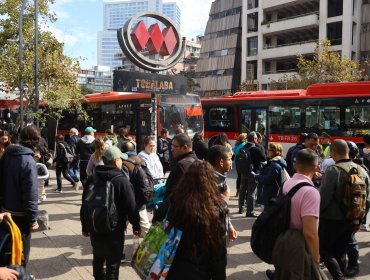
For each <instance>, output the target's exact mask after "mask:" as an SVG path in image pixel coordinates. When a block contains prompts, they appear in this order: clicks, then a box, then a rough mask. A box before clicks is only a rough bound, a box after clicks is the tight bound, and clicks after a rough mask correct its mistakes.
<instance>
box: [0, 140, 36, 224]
mask: <svg viewBox="0 0 370 280" xmlns="http://www.w3.org/2000/svg"><path fill="white" fill-rule="evenodd" d="M33 156H34V152H33V151H32V150H31V149H29V148H27V147H24V146H21V145H10V146H9V147H7V148H6V150H5V153H4V155H3V157H2V158H1V161H0V180H1V185H0V197H1V202H0V204H1V207H2V208H3V209H4V210H6V211H7V212H11V213H12V215H14V216H26V217H27V220H28V222H29V224H30V225H31V224H33V223H34V222H35V221H37V210H38V206H37V200H38V184H37V168H36V162H35V160H34V158H33Z"/></svg>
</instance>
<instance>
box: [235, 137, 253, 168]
mask: <svg viewBox="0 0 370 280" xmlns="http://www.w3.org/2000/svg"><path fill="white" fill-rule="evenodd" d="M254 146H255V145H254V144H252V145H251V146H248V147H247V148H246V147H245V146H244V147H243V148H242V149H240V151H239V153H238V154H237V155H236V157H235V164H236V171H237V172H238V173H239V174H250V172H251V171H252V169H253V166H252V160H251V154H250V152H249V150H250V149H251V148H252V147H254Z"/></svg>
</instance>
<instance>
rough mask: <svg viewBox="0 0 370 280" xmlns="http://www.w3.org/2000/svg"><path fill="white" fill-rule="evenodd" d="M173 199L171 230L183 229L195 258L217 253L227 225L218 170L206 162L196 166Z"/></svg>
mask: <svg viewBox="0 0 370 280" xmlns="http://www.w3.org/2000/svg"><path fill="white" fill-rule="evenodd" d="M182 178H183V179H182V180H181V181H180V182H179V184H178V185H177V186H176V187H175V189H174V190H173V194H172V196H171V197H170V201H171V205H172V208H171V210H170V213H169V221H170V226H173V227H174V228H180V229H182V230H183V232H184V234H186V236H187V239H188V240H189V244H191V245H190V246H191V258H192V259H193V261H197V259H198V258H197V257H199V256H201V255H203V254H204V253H206V252H214V251H216V250H217V248H219V247H220V246H222V235H223V234H224V232H223V229H224V227H225V226H224V225H222V223H223V222H225V221H221V219H220V215H221V216H222V217H225V216H226V210H225V208H224V206H223V204H222V199H221V196H220V193H219V192H218V188H217V185H216V182H215V179H214V170H213V168H212V166H211V165H210V164H209V163H208V162H206V161H196V162H194V163H193V164H192V165H191V166H190V167H189V169H188V170H187V172H186V173H185V174H184V175H183V177H182Z"/></svg>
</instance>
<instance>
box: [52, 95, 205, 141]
mask: <svg viewBox="0 0 370 280" xmlns="http://www.w3.org/2000/svg"><path fill="white" fill-rule="evenodd" d="M156 98H157V111H158V116H157V121H158V134H159V133H160V131H161V129H162V128H167V129H168V130H169V131H170V136H173V135H174V132H175V130H176V129H177V128H179V127H180V128H183V129H184V130H185V131H186V132H187V134H188V135H189V136H190V137H193V136H194V134H195V133H197V132H202V131H203V112H202V106H201V102H200V98H199V96H198V95H195V94H184V95H182V94H176V95H169V94H158V95H156ZM82 102H83V103H84V104H83V106H84V108H85V109H86V111H87V114H88V115H89V117H90V120H88V121H77V117H76V115H75V114H74V113H71V112H64V114H63V118H62V119H61V121H60V123H59V126H58V133H60V134H68V131H69V129H71V128H72V127H75V128H77V129H78V130H79V131H83V130H84V129H85V128H86V127H87V126H92V127H94V128H95V129H96V130H97V133H98V134H104V132H105V130H106V129H113V131H115V132H116V133H117V132H118V130H119V129H120V128H121V127H130V131H131V133H132V134H133V136H135V137H136V141H137V142H138V145H140V143H141V140H142V138H143V137H144V136H146V135H150V133H151V113H150V112H151V95H150V94H147V93H133V92H107V93H93V94H87V95H86V96H85V100H83V101H82ZM139 147H140V146H139Z"/></svg>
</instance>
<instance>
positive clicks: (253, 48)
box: [248, 37, 258, 56]
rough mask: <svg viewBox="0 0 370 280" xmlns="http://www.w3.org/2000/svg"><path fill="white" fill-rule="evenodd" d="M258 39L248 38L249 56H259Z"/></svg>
mask: <svg viewBox="0 0 370 280" xmlns="http://www.w3.org/2000/svg"><path fill="white" fill-rule="evenodd" d="M257 53H258V37H252V38H248V56H252V55H257Z"/></svg>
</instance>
